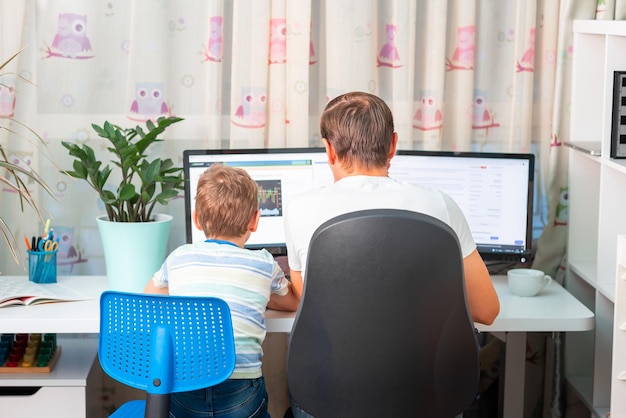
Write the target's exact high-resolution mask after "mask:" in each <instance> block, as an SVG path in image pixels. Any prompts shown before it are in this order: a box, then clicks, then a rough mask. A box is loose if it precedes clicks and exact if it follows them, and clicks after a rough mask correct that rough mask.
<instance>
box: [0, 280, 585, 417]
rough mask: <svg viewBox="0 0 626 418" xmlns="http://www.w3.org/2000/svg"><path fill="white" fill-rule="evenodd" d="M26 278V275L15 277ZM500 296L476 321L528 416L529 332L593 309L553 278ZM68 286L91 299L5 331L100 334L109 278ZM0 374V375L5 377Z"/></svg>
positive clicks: (23, 315) (569, 324) (14, 322)
mask: <svg viewBox="0 0 626 418" xmlns="http://www.w3.org/2000/svg"><path fill="white" fill-rule="evenodd" d="M16 279H19V280H25V279H26V278H25V277H16ZM492 280H493V283H494V286H495V288H496V291H497V293H498V297H499V298H500V307H501V309H500V315H499V316H498V318H497V319H496V320H495V322H494V323H493V324H492V325H489V326H486V325H481V324H476V328H478V329H479V330H480V331H481V332H491V333H494V335H496V336H497V337H498V338H500V339H502V340H503V341H505V342H506V358H505V363H506V364H505V383H504V400H503V402H504V416H505V417H506V418H515V417H523V409H524V408H523V406H524V378H525V362H526V354H525V350H526V334H527V333H528V332H560V331H588V330H591V329H593V327H594V316H593V313H592V312H591V311H590V310H589V309H587V308H586V307H585V306H584V305H583V304H582V303H580V302H579V301H578V300H577V299H576V298H575V297H574V296H572V295H571V294H570V293H569V292H567V290H565V289H564V288H563V287H561V286H560V285H558V284H557V283H555V282H552V283H551V284H550V285H549V286H548V287H546V288H545V289H543V290H542V292H541V293H540V294H539V295H537V296H536V297H534V298H520V297H517V296H514V295H513V294H511V292H510V290H509V288H508V286H507V284H506V276H493V277H492ZM58 285H60V286H67V287H69V288H71V289H73V290H75V291H78V292H79V293H81V294H83V295H85V296H87V297H90V298H91V299H90V300H86V301H80V302H69V303H52V304H45V305H38V306H30V307H15V308H2V309H0V333H3V332H4V333H10V332H28V333H30V332H56V333H97V332H98V331H99V295H100V293H102V291H103V290H105V289H106V288H107V283H106V278H105V277H104V276H71V277H70V276H68V277H60V278H59V284H58ZM294 317H295V313H285V312H276V311H268V312H267V314H266V318H267V330H268V332H285V333H288V332H290V331H291V327H292V325H293V321H294ZM0 377H1V376H0Z"/></svg>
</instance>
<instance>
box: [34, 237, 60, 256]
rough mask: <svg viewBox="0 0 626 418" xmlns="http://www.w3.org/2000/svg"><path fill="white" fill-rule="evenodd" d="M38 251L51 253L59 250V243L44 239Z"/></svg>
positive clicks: (40, 242)
mask: <svg viewBox="0 0 626 418" xmlns="http://www.w3.org/2000/svg"><path fill="white" fill-rule="evenodd" d="M38 249H39V251H44V252H47V253H49V252H52V251H56V250H58V249H59V243H58V242H56V241H53V240H51V239H42V240H41V241H39V246H38Z"/></svg>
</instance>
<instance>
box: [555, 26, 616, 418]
mask: <svg viewBox="0 0 626 418" xmlns="http://www.w3.org/2000/svg"><path fill="white" fill-rule="evenodd" d="M573 28H574V53H573V67H572V108H571V110H572V114H571V134H570V135H571V139H570V141H571V142H572V143H574V144H582V143H588V142H596V143H597V144H598V145H599V146H600V148H601V156H592V155H590V154H589V153H586V152H584V151H581V150H577V149H570V150H569V162H568V164H569V198H570V201H569V202H570V208H569V210H570V216H569V235H568V266H567V276H566V281H565V285H566V287H567V288H568V290H569V291H570V292H571V293H572V294H574V296H576V297H577V298H578V299H579V300H581V301H582V302H583V303H584V304H585V305H586V306H587V307H588V308H590V309H591V310H592V311H593V312H594V313H595V320H596V324H595V329H594V330H593V331H589V332H583V333H569V334H567V335H566V340H565V374H566V379H567V382H568V384H570V385H571V387H572V388H573V389H574V391H575V392H576V394H577V395H578V396H579V397H580V399H581V400H582V401H583V402H584V404H585V405H586V406H587V408H588V409H589V411H590V413H591V415H592V416H594V417H598V418H606V416H607V414H608V413H609V412H610V413H611V416H612V417H619V416H626V396H625V395H626V379H625V380H620V379H619V376H620V375H624V377H625V378H626V330H625V331H621V330H620V326H621V325H623V326H624V328H626V312H622V311H624V309H626V307H624V306H621V305H624V302H626V300H625V297H626V294H622V296H621V297H620V296H619V294H620V290H619V289H616V287H619V286H616V285H617V284H619V282H620V281H621V282H623V281H624V280H618V277H619V276H620V275H621V273H620V271H622V270H623V273H624V274H625V275H626V238H620V240H622V241H623V245H624V248H623V249H622V250H618V237H620V235H626V160H622V159H611V158H610V149H611V127H612V112H613V73H614V71H618V70H626V54H625V53H624V51H626V21H600V20H592V21H575V22H574V26H573ZM620 251H622V252H623V255H622V254H619V252H620ZM618 254H619V255H618ZM618 264H619V267H618ZM625 277H626V276H625ZM622 287H624V286H622ZM621 292H622V293H626V290H622V291H621ZM620 312H622V313H623V314H624V315H623V316H622V317H621V318H620V319H618V315H619V314H620ZM622 334H623V335H622ZM618 337H620V338H624V339H625V341H624V342H623V344H624V346H621V348H620V346H619V344H620V343H621V341H620V338H618ZM622 386H623V387H622Z"/></svg>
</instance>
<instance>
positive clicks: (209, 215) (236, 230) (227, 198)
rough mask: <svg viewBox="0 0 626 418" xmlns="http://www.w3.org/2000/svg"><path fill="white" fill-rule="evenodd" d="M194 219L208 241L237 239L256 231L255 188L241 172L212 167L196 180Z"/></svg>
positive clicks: (256, 200) (246, 175)
mask: <svg viewBox="0 0 626 418" xmlns="http://www.w3.org/2000/svg"><path fill="white" fill-rule="evenodd" d="M195 209H196V211H195V216H196V219H197V224H198V226H199V227H201V228H202V230H203V231H204V234H205V235H206V236H207V237H209V236H211V237H240V236H243V235H245V234H246V233H247V232H248V231H251V230H252V231H253V230H254V229H256V225H257V223H258V211H259V192H258V188H257V184H256V182H255V181H254V180H252V178H251V177H250V176H249V175H248V173H246V172H245V171H244V170H242V169H240V168H234V167H228V166H225V165H222V164H213V165H211V166H210V167H209V168H208V169H207V170H206V171H205V172H204V173H203V174H202V175H201V176H200V179H199V180H198V191H197V194H196V208H195Z"/></svg>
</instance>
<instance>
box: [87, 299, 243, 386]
mask: <svg viewBox="0 0 626 418" xmlns="http://www.w3.org/2000/svg"><path fill="white" fill-rule="evenodd" d="M98 355H99V359H100V364H101V366H102V369H103V370H104V372H105V373H107V374H108V375H109V376H111V377H112V378H114V379H115V380H117V381H119V382H121V383H124V384H126V385H128V386H131V387H133V388H136V389H142V390H145V391H146V392H147V393H149V394H167V393H172V392H183V391H189V390H195V389H200V388H204V387H209V386H214V385H216V384H218V383H221V382H223V381H224V380H226V379H228V377H229V376H230V375H231V374H232V372H233V370H234V368H235V343H234V336H233V327H232V320H231V315H230V309H229V308H228V305H227V304H226V302H225V301H223V300H222V299H219V298H214V297H206V296H203V297H190V296H163V295H149V294H137V293H126V292H118V291H111V290H109V291H105V292H104V293H103V294H102V296H101V298H100V338H99V344H98Z"/></svg>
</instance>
